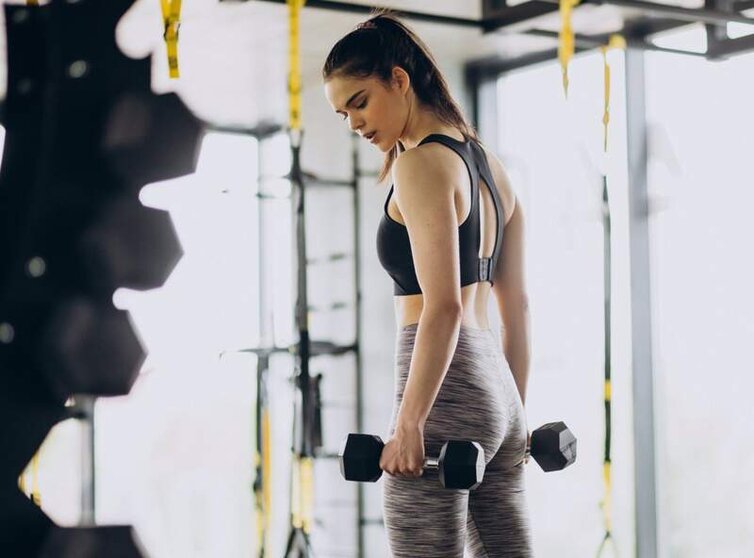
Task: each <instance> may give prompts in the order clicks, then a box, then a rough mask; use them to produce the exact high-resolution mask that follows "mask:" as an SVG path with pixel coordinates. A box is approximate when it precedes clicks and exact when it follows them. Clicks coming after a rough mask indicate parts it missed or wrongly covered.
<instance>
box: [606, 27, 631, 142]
mask: <svg viewBox="0 0 754 558" xmlns="http://www.w3.org/2000/svg"><path fill="white" fill-rule="evenodd" d="M625 48H626V39H624V38H623V36H622V35H618V34H614V35H611V36H610V39H609V41H608V43H607V44H606V45H605V46H602V47H600V50H601V51H602V60H603V63H604V66H605V113H604V115H603V116H602V124H603V125H604V127H605V141H604V150H605V152H606V153H607V125H608V123H609V122H610V65H609V64H608V63H607V51H608V50H612V49H621V50H625Z"/></svg>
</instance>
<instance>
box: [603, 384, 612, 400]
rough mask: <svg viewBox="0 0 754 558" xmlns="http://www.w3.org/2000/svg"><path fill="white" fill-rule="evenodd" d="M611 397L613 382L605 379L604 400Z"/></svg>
mask: <svg viewBox="0 0 754 558" xmlns="http://www.w3.org/2000/svg"><path fill="white" fill-rule="evenodd" d="M612 398H613V384H612V382H611V381H610V380H605V401H610V400H612Z"/></svg>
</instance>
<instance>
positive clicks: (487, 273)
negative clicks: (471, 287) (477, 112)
mask: <svg viewBox="0 0 754 558" xmlns="http://www.w3.org/2000/svg"><path fill="white" fill-rule="evenodd" d="M469 143H470V145H471V151H472V154H473V156H474V162H475V163H476V166H477V170H478V171H479V174H480V176H481V177H482V178H483V179H484V182H485V183H486V184H487V188H488V189H489V191H490V194H491V195H492V204H493V205H494V206H495V216H496V221H497V228H496V229H495V247H494V248H493V250H492V256H491V257H489V258H480V259H479V280H480V281H489V282H490V283H492V282H493V281H492V279H493V277H494V274H495V268H496V267H497V261H498V259H499V258H500V251H501V249H502V246H503V228H504V220H505V213H504V212H503V200H502V199H500V193H499V192H498V191H497V187H496V186H495V181H494V180H493V178H492V171H491V170H490V166H489V165H488V164H487V157H486V155H485V153H484V150H483V149H482V147H481V146H480V145H479V144H477V143H476V142H474V141H470V142H469ZM479 197H480V202H479V204H480V205H481V192H480V194H479Z"/></svg>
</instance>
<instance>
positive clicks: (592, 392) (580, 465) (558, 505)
mask: <svg viewBox="0 0 754 558" xmlns="http://www.w3.org/2000/svg"><path fill="white" fill-rule="evenodd" d="M608 61H609V63H610V65H611V69H612V83H611V85H612V96H611V99H610V107H611V120H610V126H609V135H608V141H609V143H608V147H609V149H608V152H607V154H605V153H604V151H603V145H604V138H603V125H602V115H603V109H604V83H603V75H604V68H603V63H602V56H601V55H600V54H588V55H584V56H579V57H577V58H576V59H575V60H574V61H573V63H572V64H571V66H570V68H569V79H570V86H569V91H568V100H567V101H566V100H565V96H564V92H563V87H562V79H561V73H560V67H559V66H558V65H557V64H548V65H545V66H538V67H534V68H530V69H528V70H525V71H521V72H516V73H514V74H512V75H510V76H508V77H505V78H503V79H502V80H501V81H500V83H499V105H500V114H501V119H500V135H499V139H498V142H499V143H498V145H499V146H500V153H499V155H500V157H501V159H502V161H503V164H504V165H505V167H506V170H507V171H508V174H509V175H510V178H511V181H512V183H513V187H514V189H515V190H516V192H517V197H518V199H519V200H520V203H521V207H522V208H523V211H524V215H525V220H526V256H525V258H526V276H527V286H528V292H529V296H530V311H531V336H532V355H531V356H532V358H531V366H530V379H529V388H528V390H527V404H526V408H527V418H528V424H529V428H530V430H533V429H535V428H537V427H539V426H541V425H542V424H544V423H546V422H551V421H557V420H563V421H565V423H566V424H567V425H568V426H569V427H570V428H571V430H572V431H573V432H574V434H575V435H576V437H577V438H578V458H577V460H576V463H574V464H573V465H572V466H571V467H569V468H568V469H566V470H564V471H560V472H557V473H547V474H545V473H543V472H542V471H541V469H539V468H538V467H537V465H536V464H534V462H531V463H530V464H529V466H528V470H527V477H526V479H527V487H526V490H527V494H528V505H529V509H530V514H531V518H532V532H533V540H534V554H535V555H536V556H558V557H561V558H582V557H583V556H595V555H596V552H597V549H598V547H599V545H600V542H601V541H602V539H603V538H604V535H605V529H606V526H605V518H604V515H603V508H601V507H600V502H601V501H602V499H603V498H604V496H605V491H604V487H603V467H602V464H603V457H604V444H605V430H606V429H605V410H604V374H605V372H604V369H605V363H604V360H605V358H604V331H605V328H604V319H605V318H604V273H603V267H604V265H603V263H604V257H603V250H604V241H603V236H604V231H603V225H602V178H601V177H602V174H601V173H603V172H605V173H607V177H608V179H607V183H608V191H609V196H610V209H611V220H612V242H611V246H612V273H613V278H612V284H611V285H612V320H611V323H612V359H611V360H612V376H613V383H612V396H613V399H612V413H613V415H612V452H611V454H612V463H613V466H612V481H613V488H612V508H611V510H608V511H612V521H613V525H612V527H613V539H612V542H613V543H614V544H613V545H612V547H617V549H618V551H619V553H620V555H622V556H631V555H633V552H634V551H633V548H634V541H633V537H634V525H633V513H634V512H633V460H634V457H633V437H632V429H631V426H632V397H631V366H630V362H631V361H630V357H631V355H630V343H629V339H630V337H629V335H630V330H629V313H628V311H629V285H628V280H627V278H628V249H627V238H626V231H627V221H626V215H627V198H626V191H627V190H626V161H625V152H626V145H625V135H626V126H625V95H624V89H625V86H624V82H623V79H624V72H623V68H624V59H623V54H622V53H620V52H611V53H609V54H608ZM613 555H614V554H613V553H612V548H611V547H610V546H609V547H608V548H607V550H606V551H605V553H604V554H603V556H613Z"/></svg>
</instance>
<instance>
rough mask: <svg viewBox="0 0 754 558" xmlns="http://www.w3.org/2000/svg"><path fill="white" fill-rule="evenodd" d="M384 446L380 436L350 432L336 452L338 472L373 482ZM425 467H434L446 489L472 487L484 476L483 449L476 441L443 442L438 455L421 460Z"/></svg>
mask: <svg viewBox="0 0 754 558" xmlns="http://www.w3.org/2000/svg"><path fill="white" fill-rule="evenodd" d="M384 447H385V444H384V443H383V441H382V439H380V437H379V436H374V435H371V434H349V435H348V436H347V437H346V439H345V441H344V442H343V446H342V447H341V449H340V452H339V453H338V457H339V460H340V474H341V475H343V478H344V479H346V480H349V481H357V482H376V481H377V479H379V478H380V477H381V476H382V469H380V455H381V454H382V448H384ZM423 468H424V469H425V470H436V471H438V472H439V474H440V482H441V483H442V485H443V486H444V487H445V488H460V489H467V490H473V489H474V488H476V487H477V486H479V484H480V483H481V482H482V478H483V477H484V450H483V449H482V446H481V445H479V443H477V442H469V441H462V440H451V441H448V442H445V444H444V445H443V446H442V450H441V451H440V455H439V457H427V458H426V459H424V464H423Z"/></svg>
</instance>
